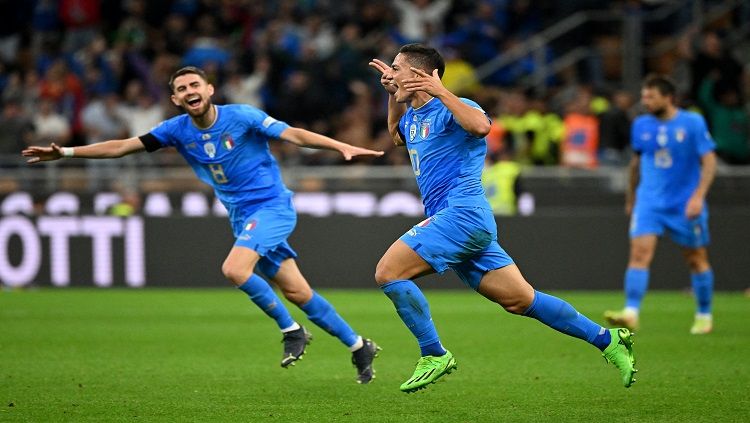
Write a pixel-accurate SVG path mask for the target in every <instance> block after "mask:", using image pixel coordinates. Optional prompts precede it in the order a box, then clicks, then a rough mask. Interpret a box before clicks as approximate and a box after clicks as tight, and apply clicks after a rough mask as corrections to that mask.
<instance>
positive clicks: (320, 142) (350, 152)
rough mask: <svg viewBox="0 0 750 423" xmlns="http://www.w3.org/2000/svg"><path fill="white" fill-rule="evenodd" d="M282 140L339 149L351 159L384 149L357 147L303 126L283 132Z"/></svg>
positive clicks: (378, 153)
mask: <svg viewBox="0 0 750 423" xmlns="http://www.w3.org/2000/svg"><path fill="white" fill-rule="evenodd" d="M280 138H281V139H282V140H284V141H288V142H291V143H292V144H295V145H298V146H300V147H309V148H319V149H325V150H333V151H338V152H339V153H341V155H342V156H344V159H345V160H351V159H352V157H355V156H382V155H383V152H382V151H375V150H370V149H367V148H361V147H355V146H353V145H350V144H347V143H344V142H341V141H336V140H335V139H333V138H329V137H327V136H325V135H320V134H317V133H315V132H312V131H308V130H306V129H302V128H295V127H290V128H287V129H285V130H284V132H282V133H281V137H280Z"/></svg>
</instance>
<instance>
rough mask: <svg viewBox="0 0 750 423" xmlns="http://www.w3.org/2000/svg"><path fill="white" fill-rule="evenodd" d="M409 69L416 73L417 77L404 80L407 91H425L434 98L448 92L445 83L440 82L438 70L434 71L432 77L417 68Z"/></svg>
mask: <svg viewBox="0 0 750 423" xmlns="http://www.w3.org/2000/svg"><path fill="white" fill-rule="evenodd" d="M409 69H410V70H411V71H412V72H414V73H416V74H417V76H416V77H414V78H407V79H404V81H403V82H404V88H405V89H406V91H424V92H426V93H427V94H429V95H431V96H433V97H437V96H438V95H440V94H441V93H443V92H444V91H445V90H446V88H445V87H444V86H443V82H442V81H440V76H438V71H437V69H435V70H433V71H432V75H430V74H428V73H427V72H425V71H423V70H422V69H417V68H415V67H411V68H409Z"/></svg>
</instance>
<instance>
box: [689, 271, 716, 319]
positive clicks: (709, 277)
mask: <svg viewBox="0 0 750 423" xmlns="http://www.w3.org/2000/svg"><path fill="white" fill-rule="evenodd" d="M690 281H691V282H692V285H693V293H694V295H695V301H696V303H697V304H698V313H700V314H711V300H712V299H713V296H714V272H713V270H711V269H708V270H706V271H705V272H702V273H691V274H690Z"/></svg>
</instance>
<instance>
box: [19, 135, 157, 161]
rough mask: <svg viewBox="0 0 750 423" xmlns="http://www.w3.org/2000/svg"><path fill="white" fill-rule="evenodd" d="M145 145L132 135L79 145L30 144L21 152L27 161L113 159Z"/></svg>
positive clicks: (139, 149) (133, 151)
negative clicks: (130, 136)
mask: <svg viewBox="0 0 750 423" xmlns="http://www.w3.org/2000/svg"><path fill="white" fill-rule="evenodd" d="M145 150H146V147H145V146H144V145H143V143H142V142H141V140H140V138H138V137H133V138H127V139H122V140H109V141H103V142H99V143H96V144H90V145H83V146H79V147H60V146H59V145H57V144H55V143H52V144H50V145H49V147H38V146H32V147H29V148H27V149H25V150H23V151H22V152H21V154H22V155H23V156H24V157H28V159H27V160H26V162H27V163H30V164H32V163H38V162H47V161H51V160H58V159H61V158H63V157H78V158H83V159H115V158H118V157H123V156H127V155H128V154H133V153H138V152H141V151H145Z"/></svg>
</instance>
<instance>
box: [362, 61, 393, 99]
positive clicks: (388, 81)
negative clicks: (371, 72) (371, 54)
mask: <svg viewBox="0 0 750 423" xmlns="http://www.w3.org/2000/svg"><path fill="white" fill-rule="evenodd" d="M368 65H370V67H371V68H373V69H375V70H376V71H378V72H380V84H381V85H382V86H383V88H385V90H386V91H387V92H388V94H394V93H395V92H396V90H397V89H398V87H396V84H394V83H393V72H392V69H391V67H390V66H388V65H386V64H385V62H383V61H382V60H380V59H372V60H371V61H370V63H368Z"/></svg>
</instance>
